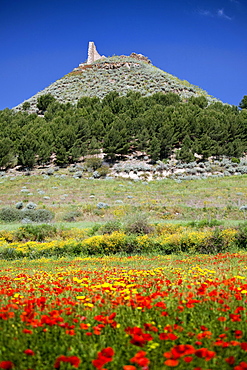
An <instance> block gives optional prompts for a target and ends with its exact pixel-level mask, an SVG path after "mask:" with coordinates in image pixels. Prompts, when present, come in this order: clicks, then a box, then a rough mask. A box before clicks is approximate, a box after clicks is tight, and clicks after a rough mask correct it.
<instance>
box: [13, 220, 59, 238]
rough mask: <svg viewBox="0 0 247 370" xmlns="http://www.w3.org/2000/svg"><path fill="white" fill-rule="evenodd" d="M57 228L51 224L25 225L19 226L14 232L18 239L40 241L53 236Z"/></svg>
mask: <svg viewBox="0 0 247 370" xmlns="http://www.w3.org/2000/svg"><path fill="white" fill-rule="evenodd" d="M56 233H57V229H56V227H55V226H51V225H45V224H44V225H25V226H22V227H19V228H18V229H17V230H16V232H15V237H16V238H17V240H18V241H24V240H25V241H28V240H33V241H38V242H42V241H44V240H45V239H46V238H48V237H49V238H50V237H53V236H55V235H56Z"/></svg>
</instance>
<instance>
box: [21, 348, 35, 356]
mask: <svg viewBox="0 0 247 370" xmlns="http://www.w3.org/2000/svg"><path fill="white" fill-rule="evenodd" d="M23 352H24V353H25V354H26V355H28V356H34V355H35V353H34V352H33V350H32V349H29V348H28V349H25V351H23Z"/></svg>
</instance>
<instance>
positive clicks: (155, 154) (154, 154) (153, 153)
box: [148, 136, 160, 162]
mask: <svg viewBox="0 0 247 370" xmlns="http://www.w3.org/2000/svg"><path fill="white" fill-rule="evenodd" d="M148 154H149V155H150V158H151V160H152V161H153V162H156V161H158V159H160V141H159V140H158V139H157V137H156V136H153V138H152V140H151V141H150V145H149V149H148Z"/></svg>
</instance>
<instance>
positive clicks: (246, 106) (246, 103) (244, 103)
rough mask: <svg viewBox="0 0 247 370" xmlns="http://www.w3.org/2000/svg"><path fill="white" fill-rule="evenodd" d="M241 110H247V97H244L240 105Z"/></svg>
mask: <svg viewBox="0 0 247 370" xmlns="http://www.w3.org/2000/svg"><path fill="white" fill-rule="evenodd" d="M239 108H241V109H247V95H244V97H243V99H242V100H241V102H240V103H239Z"/></svg>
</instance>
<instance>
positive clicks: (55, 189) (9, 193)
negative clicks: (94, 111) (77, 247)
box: [0, 170, 247, 229]
mask: <svg viewBox="0 0 247 370" xmlns="http://www.w3.org/2000/svg"><path fill="white" fill-rule="evenodd" d="M61 171H63V170H61ZM64 172H65V171H64ZM62 175H63V172H61V174H60V175H59V176H57V177H55V176H17V177H6V178H2V179H1V184H0V185H1V186H0V208H3V207H12V208H15V206H16V204H17V203H20V202H22V203H23V206H24V207H26V206H27V204H28V203H30V202H31V203H34V204H35V205H36V206H37V208H38V209H45V210H48V211H50V212H52V213H53V214H54V218H53V220H52V222H53V223H54V222H55V223H60V224H61V223H63V224H64V223H67V222H70V226H73V224H74V222H79V223H80V226H82V227H87V226H88V225H90V224H91V225H92V224H93V223H103V222H105V221H109V220H116V219H117V220H121V219H123V218H124V217H126V216H127V217H128V215H132V214H133V213H134V212H146V213H147V214H148V216H149V218H150V220H151V221H159V222H160V221H169V222H171V221H173V222H176V221H178V222H181V221H189V220H202V219H217V220H221V221H223V222H227V223H230V221H234V220H235V221H242V220H246V218H247V215H246V210H241V209H240V208H241V207H242V206H245V205H247V189H246V179H247V175H241V176H228V177H223V178H208V179H201V180H193V181H189V180H188V181H183V182H181V183H177V182H176V181H174V180H172V179H163V180H160V181H150V182H145V181H129V180H127V179H109V180H104V179H103V180H101V179H100V180H98V179H95V180H92V179H85V178H81V179H75V178H73V177H72V175H70V176H69V175H68V174H67V175H66V176H65V177H63V176H62ZM71 221H73V222H71ZM1 224H2V225H1ZM12 224H13V223H12ZM78 225H79V224H77V226H78ZM6 227H8V226H6V222H1V221H0V228H2V229H4V228H6Z"/></svg>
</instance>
